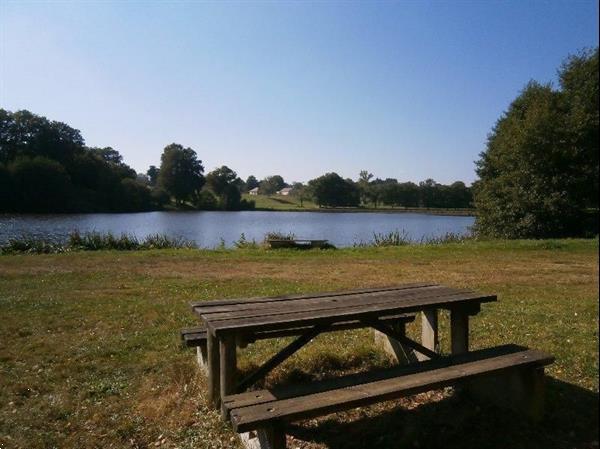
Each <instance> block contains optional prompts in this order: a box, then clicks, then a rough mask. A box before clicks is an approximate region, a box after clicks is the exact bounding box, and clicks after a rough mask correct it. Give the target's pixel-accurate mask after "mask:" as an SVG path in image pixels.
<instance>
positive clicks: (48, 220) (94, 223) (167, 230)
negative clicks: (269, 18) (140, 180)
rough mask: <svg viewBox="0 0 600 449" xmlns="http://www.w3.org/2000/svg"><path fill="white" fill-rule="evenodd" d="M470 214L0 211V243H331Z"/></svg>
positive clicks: (432, 229)
mask: <svg viewBox="0 0 600 449" xmlns="http://www.w3.org/2000/svg"><path fill="white" fill-rule="evenodd" d="M473 221H474V218H473V217H454V216H439V215H426V214H412V213H333V212H331V213H327V212H145V213H135V214H66V215H0V243H4V242H6V241H7V240H8V239H10V238H13V237H21V236H23V235H27V236H34V237H39V238H44V239H48V240H54V241H62V240H64V239H66V238H67V236H68V235H69V233H70V232H72V231H75V230H77V231H80V232H87V231H98V232H112V233H113V234H121V233H128V234H134V235H135V236H137V237H138V238H143V237H144V236H146V235H148V234H156V233H161V234H167V235H170V236H173V237H175V236H176V237H183V238H185V239H187V240H193V241H195V242H196V244H198V245H199V246H201V247H208V248H212V247H215V246H217V245H219V243H220V241H221V239H223V240H224V241H225V244H226V245H228V246H229V245H231V244H232V242H234V241H235V240H237V239H239V237H240V235H241V234H242V233H244V234H245V235H246V238H247V239H248V240H252V239H256V241H261V240H262V239H263V238H264V235H265V234H266V233H267V232H271V231H280V232H284V233H289V232H291V233H293V234H294V235H296V237H298V238H312V239H328V240H329V241H330V242H331V243H333V244H334V245H336V246H340V247H341V246H352V244H353V243H356V242H360V241H369V240H372V238H373V233H374V232H389V231H395V230H404V231H406V232H407V234H408V235H409V236H410V238H412V239H414V240H419V239H421V238H423V237H433V236H440V235H444V234H446V233H448V232H453V233H457V234H463V233H466V232H468V228H469V226H471V225H472V224H473Z"/></svg>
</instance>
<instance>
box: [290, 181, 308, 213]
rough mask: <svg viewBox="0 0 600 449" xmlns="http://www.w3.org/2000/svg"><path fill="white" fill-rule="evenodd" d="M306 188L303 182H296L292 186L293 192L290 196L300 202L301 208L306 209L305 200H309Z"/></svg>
mask: <svg viewBox="0 0 600 449" xmlns="http://www.w3.org/2000/svg"><path fill="white" fill-rule="evenodd" d="M306 190H307V189H306V186H305V185H304V184H302V183H301V182H295V183H293V184H292V191H291V192H290V195H292V196H294V197H296V198H298V199H299V200H300V207H304V200H305V199H306V198H307V196H308V195H307V191H306Z"/></svg>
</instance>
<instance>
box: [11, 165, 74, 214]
mask: <svg viewBox="0 0 600 449" xmlns="http://www.w3.org/2000/svg"><path fill="white" fill-rule="evenodd" d="M8 169H9V171H10V173H11V178H12V184H13V187H14V189H15V190H14V194H15V197H16V199H15V206H16V207H17V209H18V210H19V211H21V212H63V211H67V210H68V209H69V201H70V193H71V192H70V190H71V179H70V177H69V174H68V173H67V172H66V170H65V168H64V167H63V166H62V165H61V164H60V163H59V162H57V161H53V160H51V159H48V158H45V157H40V156H38V157H35V158H28V157H21V158H19V159H17V160H15V161H14V162H11V163H10V164H9V167H8Z"/></svg>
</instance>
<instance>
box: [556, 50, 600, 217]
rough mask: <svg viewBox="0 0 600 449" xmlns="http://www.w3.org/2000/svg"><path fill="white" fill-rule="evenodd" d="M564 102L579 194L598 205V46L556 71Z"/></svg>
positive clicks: (568, 60)
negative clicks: (576, 169)
mask: <svg viewBox="0 0 600 449" xmlns="http://www.w3.org/2000/svg"><path fill="white" fill-rule="evenodd" d="M559 79H560V86H561V89H562V95H563V97H564V101H565V103H566V108H567V112H566V115H567V117H566V121H567V122H568V124H569V125H568V126H569V130H570V132H571V134H570V140H571V145H572V146H573V149H572V151H573V154H572V157H573V160H574V164H576V165H577V166H578V167H579V169H580V171H579V173H578V175H579V176H578V179H577V183H578V184H579V187H578V190H579V194H580V195H582V196H583V197H584V198H585V202H586V204H587V205H588V207H595V208H598V174H599V172H600V171H599V169H598V155H599V154H600V151H599V148H598V142H599V136H598V121H599V120H600V118H599V115H598V101H599V94H598V49H597V48H596V50H595V51H584V52H582V53H580V54H578V55H574V56H570V57H569V58H567V60H566V61H565V62H564V63H563V65H562V66H561V69H560V71H559Z"/></svg>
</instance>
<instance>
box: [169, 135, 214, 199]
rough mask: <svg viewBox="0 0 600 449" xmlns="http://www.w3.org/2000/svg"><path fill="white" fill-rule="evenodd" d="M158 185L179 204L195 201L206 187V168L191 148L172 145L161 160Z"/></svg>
mask: <svg viewBox="0 0 600 449" xmlns="http://www.w3.org/2000/svg"><path fill="white" fill-rule="evenodd" d="M160 160H161V164H160V171H159V175H158V185H159V186H160V187H161V188H163V189H164V190H166V191H167V192H169V194H171V195H172V196H173V197H174V198H175V201H176V202H177V204H181V203H182V202H183V201H186V200H189V199H195V198H196V197H197V195H198V193H199V192H200V189H201V188H202V186H203V185H204V176H203V173H204V167H203V166H202V161H200V160H198V158H197V154H196V152H195V151H194V150H192V149H191V148H184V147H183V146H182V145H179V144H177V143H172V144H171V145H168V146H166V147H165V149H164V151H163V154H162V156H161V158H160Z"/></svg>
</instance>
